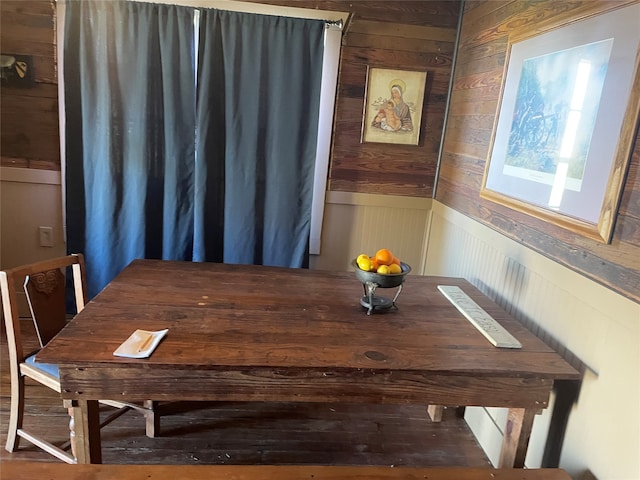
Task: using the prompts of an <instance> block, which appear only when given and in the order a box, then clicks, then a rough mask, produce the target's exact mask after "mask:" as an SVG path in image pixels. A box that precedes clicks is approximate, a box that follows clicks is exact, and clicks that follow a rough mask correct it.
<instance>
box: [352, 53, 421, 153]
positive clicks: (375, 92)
mask: <svg viewBox="0 0 640 480" xmlns="http://www.w3.org/2000/svg"><path fill="white" fill-rule="evenodd" d="M426 83H427V72H421V71H413V70H394V69H386V68H378V67H370V66H368V67H367V83H366V88H365V102H364V111H363V116H362V136H361V142H362V143H366V142H373V143H391V144H396V145H418V142H419V140H420V126H421V124H422V109H423V105H424V95H425V88H426Z"/></svg>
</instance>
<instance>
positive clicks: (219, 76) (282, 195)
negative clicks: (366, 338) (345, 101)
mask: <svg viewBox="0 0 640 480" xmlns="http://www.w3.org/2000/svg"><path fill="white" fill-rule="evenodd" d="M199 38H200V39H199V54H198V58H199V64H198V101H197V143H196V145H197V147H196V158H197V162H196V165H197V166H196V171H197V173H196V176H197V179H198V180H197V188H196V218H195V225H196V230H195V233H196V236H195V239H194V246H195V248H194V259H196V260H206V261H224V262H225V263H242V264H263V265H276V266H289V267H302V266H307V264H308V254H307V252H308V244H309V232H310V221H311V201H312V195H313V174H314V165H315V154H316V141H317V131H318V109H319V101H320V85H321V79H322V57H323V49H324V46H323V40H324V22H322V21H318V20H305V19H298V18H285V17H275V16H268V15H254V14H248V13H238V12H228V11H220V10H211V9H205V10H202V12H201V21H200V37H199Z"/></svg>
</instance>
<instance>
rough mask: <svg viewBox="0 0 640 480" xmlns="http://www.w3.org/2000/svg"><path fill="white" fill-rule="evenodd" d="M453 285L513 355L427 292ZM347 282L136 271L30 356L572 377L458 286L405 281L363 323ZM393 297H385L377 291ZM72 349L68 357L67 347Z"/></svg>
mask: <svg viewBox="0 0 640 480" xmlns="http://www.w3.org/2000/svg"><path fill="white" fill-rule="evenodd" d="M439 284H447V285H459V286H461V287H462V288H463V289H464V290H465V291H466V292H467V293H468V294H469V295H470V296H471V297H472V298H474V299H475V301H476V302H477V303H478V304H480V305H481V306H483V307H484V308H485V310H487V311H488V312H489V313H490V314H491V315H493V316H494V318H496V319H497V320H498V321H499V322H501V323H502V324H503V325H504V326H505V327H506V328H507V329H508V330H509V331H510V332H511V333H512V334H513V335H514V336H515V337H516V338H518V339H519V340H520V342H521V343H522V344H523V348H522V350H510V349H498V348H495V347H493V346H492V345H491V344H490V343H489V342H488V341H487V340H486V339H485V338H484V337H483V336H482V335H481V334H480V333H479V332H478V331H477V330H476V329H475V328H474V327H473V326H472V325H471V324H470V323H469V322H468V321H467V320H466V319H465V318H464V317H463V316H462V315H461V314H460V313H459V312H458V311H457V310H456V309H455V308H454V307H453V306H452V305H451V304H450V303H449V302H448V300H447V299H446V298H445V297H444V296H443V295H442V294H441V293H440V292H439V291H438V290H437V288H436V287H437V285H439ZM362 293H363V289H362V285H361V284H360V283H359V282H358V281H357V280H356V278H355V275H354V273H353V272H325V271H315V270H305V269H287V268H278V267H263V266H242V265H223V264H212V263H190V262H165V261H156V260H136V261H134V262H133V263H132V265H130V266H129V267H128V268H126V269H125V270H124V271H123V272H122V273H121V274H120V275H119V276H118V277H117V278H116V279H115V280H114V281H113V282H112V283H111V284H110V285H109V286H107V288H106V289H105V290H104V291H103V292H102V293H101V294H99V295H98V296H97V297H96V298H95V299H94V300H93V301H92V302H90V303H89V304H88V305H87V307H86V308H85V310H84V311H83V312H81V313H80V315H78V316H77V317H76V318H75V319H74V320H73V321H72V322H71V323H70V324H69V325H68V326H67V328H65V330H64V331H63V332H62V333H61V334H60V335H59V336H58V338H57V339H56V341H54V342H52V343H51V344H50V345H49V346H47V348H46V349H45V350H43V351H42V352H41V353H40V354H39V355H38V359H39V360H40V361H50V362H56V363H60V364H73V365H78V364H96V363H97V364H102V363H110V364H116V363H123V364H125V363H126V364H135V365H141V366H142V365H172V366H178V367H185V368H202V369H209V368H212V367H226V366H233V367H254V368H255V367H267V368H271V369H272V368H279V367H283V368H293V369H296V368H302V369H321V370H323V371H324V370H326V369H332V368H333V369H342V370H351V371H353V372H358V371H362V370H376V371H378V372H385V371H388V372H391V371H393V372H400V371H403V372H407V374H410V373H422V372H428V373H430V374H438V373H444V374H451V373H454V374H455V373H465V374H473V375H474V376H487V377H492V376H504V377H510V378H521V377H527V376H528V377H533V376H539V377H544V378H546V379H551V380H552V379H554V378H572V377H577V372H576V371H575V370H573V368H572V367H570V366H569V365H568V364H566V363H565V362H564V361H563V360H562V359H561V358H560V357H559V356H558V355H557V354H556V353H555V352H554V351H553V350H551V349H550V348H549V347H548V346H547V345H546V344H545V343H543V342H542V341H541V340H539V339H538V338H537V337H535V336H534V335H532V334H531V333H530V332H529V331H528V330H526V329H525V328H524V327H523V326H522V325H521V324H520V323H519V322H517V321H515V320H514V319H513V318H511V316H510V315H509V314H507V313H506V312H505V311H504V310H502V309H501V308H500V307H498V306H497V305H496V304H494V303H493V302H492V301H491V300H489V299H488V298H487V297H485V296H484V295H483V294H482V293H480V292H479V291H478V290H477V289H475V287H473V286H472V285H471V284H469V283H468V282H467V281H465V280H463V279H453V278H443V277H426V276H417V275H412V274H410V275H409V276H407V279H406V282H405V286H404V289H403V291H402V293H401V294H400V296H399V298H398V301H397V303H398V306H399V308H398V309H397V310H390V311H387V312H381V313H378V312H374V313H373V314H372V315H370V316H368V315H366V310H365V309H364V308H363V307H361V306H360V304H359V299H360V296H361V295H362ZM376 293H378V294H381V295H383V296H384V295H386V296H392V294H393V293H395V289H378V290H377V292H376ZM136 328H141V329H145V330H160V329H164V328H168V329H169V333H168V335H167V337H166V338H165V339H164V340H163V342H162V343H161V344H160V346H159V347H158V348H157V350H156V351H155V352H154V353H153V355H152V356H151V357H150V358H148V359H143V360H134V361H132V360H130V359H123V358H120V357H114V356H113V355H112V353H113V351H114V350H115V349H116V348H117V347H118V345H120V343H122V342H123V341H124V340H126V338H127V337H128V336H129V335H130V334H131V333H132V332H133V331H134V330H135V329H136ZM72 344H76V345H82V346H83V348H81V349H71V348H69V345H72Z"/></svg>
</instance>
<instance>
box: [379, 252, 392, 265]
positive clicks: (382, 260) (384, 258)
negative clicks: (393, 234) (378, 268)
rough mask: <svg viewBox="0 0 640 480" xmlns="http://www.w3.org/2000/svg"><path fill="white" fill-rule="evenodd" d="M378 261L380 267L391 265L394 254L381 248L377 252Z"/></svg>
mask: <svg viewBox="0 0 640 480" xmlns="http://www.w3.org/2000/svg"><path fill="white" fill-rule="evenodd" d="M376 260H377V261H378V263H379V264H380V265H391V263H392V262H393V253H391V251H390V250H389V249H388V248H381V249H380V250H378V251H377V252H376Z"/></svg>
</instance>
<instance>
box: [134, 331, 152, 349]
mask: <svg viewBox="0 0 640 480" xmlns="http://www.w3.org/2000/svg"><path fill="white" fill-rule="evenodd" d="M152 338H153V335H151V334H149V335H148V336H147V339H146V340H145V341H144V342H142V345H140V346H139V347H138V352H142V351H143V350H144V349H145V348H147V345H149V342H150V341H151V339H152Z"/></svg>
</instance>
